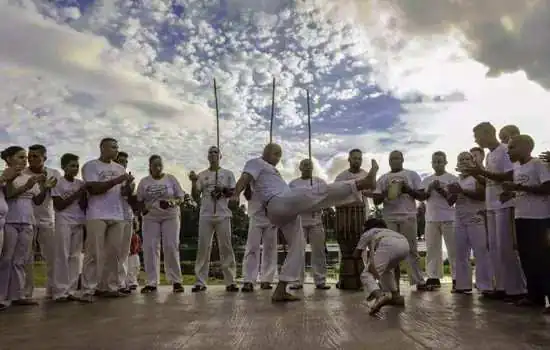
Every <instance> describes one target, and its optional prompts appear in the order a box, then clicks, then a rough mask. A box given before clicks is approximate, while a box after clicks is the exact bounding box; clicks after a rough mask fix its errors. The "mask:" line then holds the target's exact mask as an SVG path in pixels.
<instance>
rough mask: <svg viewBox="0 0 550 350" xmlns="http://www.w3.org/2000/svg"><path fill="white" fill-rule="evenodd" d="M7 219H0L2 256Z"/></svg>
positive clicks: (0, 252) (0, 253) (0, 248)
mask: <svg viewBox="0 0 550 350" xmlns="http://www.w3.org/2000/svg"><path fill="white" fill-rule="evenodd" d="M5 224H6V220H4V219H0V256H2V249H3V247H4V225H5Z"/></svg>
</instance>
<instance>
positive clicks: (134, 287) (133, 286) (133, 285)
mask: <svg viewBox="0 0 550 350" xmlns="http://www.w3.org/2000/svg"><path fill="white" fill-rule="evenodd" d="M128 289H130V290H131V291H134V290H137V289H138V286H137V284H132V285H131V286H130V287H128Z"/></svg>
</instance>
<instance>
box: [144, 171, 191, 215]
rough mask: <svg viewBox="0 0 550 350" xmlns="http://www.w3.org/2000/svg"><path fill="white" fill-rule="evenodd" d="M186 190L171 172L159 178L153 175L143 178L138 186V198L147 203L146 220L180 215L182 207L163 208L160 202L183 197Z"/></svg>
mask: <svg viewBox="0 0 550 350" xmlns="http://www.w3.org/2000/svg"><path fill="white" fill-rule="evenodd" d="M184 196H185V192H184V191H183V189H182V188H181V185H180V183H179V181H178V180H177V179H176V178H175V177H174V176H173V175H170V174H164V176H163V177H162V178H160V179H158V180H156V179H154V178H153V177H152V176H150V175H149V176H147V177H144V178H143V179H141V181H140V182H139V185H138V188H137V199H138V201H140V202H144V203H145V207H146V208H147V210H148V213H147V214H146V215H145V216H144V217H143V218H144V219H146V220H150V219H154V220H159V219H166V218H173V217H177V216H179V215H180V208H179V207H173V208H168V209H162V208H161V207H160V204H159V202H160V201H161V200H164V201H169V200H172V199H177V198H183V197H184Z"/></svg>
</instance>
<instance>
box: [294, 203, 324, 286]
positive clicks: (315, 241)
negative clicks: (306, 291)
mask: <svg viewBox="0 0 550 350" xmlns="http://www.w3.org/2000/svg"><path fill="white" fill-rule="evenodd" d="M305 215H307V214H305ZM302 229H303V231H304V239H305V240H306V242H307V240H309V244H310V247H311V269H312V271H313V281H314V282H315V285H317V286H318V285H321V284H325V282H326V275H327V255H326V252H325V237H326V236H325V229H324V228H323V224H318V225H312V226H304V227H303V228H302ZM304 265H305V259H304V262H303V264H302V273H301V275H300V281H299V282H300V284H303V283H304V280H305V266H304Z"/></svg>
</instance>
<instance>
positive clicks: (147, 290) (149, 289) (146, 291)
mask: <svg viewBox="0 0 550 350" xmlns="http://www.w3.org/2000/svg"><path fill="white" fill-rule="evenodd" d="M156 291H157V287H156V286H145V287H143V288H141V294H149V293H154V292H156Z"/></svg>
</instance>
